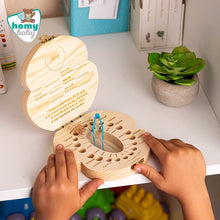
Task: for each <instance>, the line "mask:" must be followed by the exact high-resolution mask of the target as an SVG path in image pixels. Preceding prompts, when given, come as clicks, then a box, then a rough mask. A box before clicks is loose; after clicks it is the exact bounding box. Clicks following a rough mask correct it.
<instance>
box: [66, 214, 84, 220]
mask: <svg viewBox="0 0 220 220" xmlns="http://www.w3.org/2000/svg"><path fill="white" fill-rule="evenodd" d="M69 220H82V218H81V216H80V215H79V214H78V213H75V214H74V215H73V216H72V217H71V218H70V219H69Z"/></svg>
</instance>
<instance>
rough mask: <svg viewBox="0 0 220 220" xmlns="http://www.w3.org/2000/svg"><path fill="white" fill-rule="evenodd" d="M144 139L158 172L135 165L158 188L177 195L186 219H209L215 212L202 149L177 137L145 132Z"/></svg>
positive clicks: (144, 166) (147, 167)
mask: <svg viewBox="0 0 220 220" xmlns="http://www.w3.org/2000/svg"><path fill="white" fill-rule="evenodd" d="M144 140H145V142H146V143H147V144H148V146H149V147H150V148H151V149H152V151H153V152H154V154H155V155H156V156H157V157H158V158H159V160H160V162H161V164H162V170H161V172H157V171H156V170H155V169H154V168H152V167H150V166H149V165H146V164H139V165H136V166H135V167H134V170H136V172H139V173H142V174H143V175H145V176H146V177H147V178H148V179H150V180H151V181H152V182H153V183H154V185H155V186H156V187H157V188H159V189H160V190H162V191H164V192H166V193H168V194H170V195H173V196H174V197H176V198H177V199H178V200H179V201H180V203H181V205H182V208H183V214H184V217H185V219H187V220H189V219H190V220H191V219H193V220H194V219H199V220H203V219H205V220H207V219H209V220H212V219H214V215H213V212H212V207H211V203H210V199H209V195H208V192H207V188H206V184H205V175H206V165H205V161H204V159H203V156H202V154H201V152H200V151H199V150H198V149H196V148H195V147H194V146H192V145H190V144H186V143H184V142H182V141H181V140H178V139H172V140H170V141H165V140H162V139H156V138H155V137H153V136H152V135H151V134H149V133H146V134H145V135H144Z"/></svg>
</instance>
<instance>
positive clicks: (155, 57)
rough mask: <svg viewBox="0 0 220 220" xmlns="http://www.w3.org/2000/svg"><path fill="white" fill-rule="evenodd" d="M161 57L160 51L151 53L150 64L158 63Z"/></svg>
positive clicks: (149, 56)
mask: <svg viewBox="0 0 220 220" xmlns="http://www.w3.org/2000/svg"><path fill="white" fill-rule="evenodd" d="M159 58H160V54H159V53H150V54H149V55H148V62H149V64H158V61H159Z"/></svg>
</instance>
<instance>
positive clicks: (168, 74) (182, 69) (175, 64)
mask: <svg viewBox="0 0 220 220" xmlns="http://www.w3.org/2000/svg"><path fill="white" fill-rule="evenodd" d="M148 62H149V64H150V65H149V67H148V69H149V70H151V71H152V72H153V73H154V74H155V76H157V78H159V79H162V80H165V81H168V82H170V83H176V84H180V85H192V84H193V83H194V80H192V79H191V78H192V77H191V76H192V75H194V74H196V73H198V72H200V71H201V70H202V69H203V68H204V66H205V60H203V59H201V58H196V55H195V53H194V52H191V51H190V50H189V49H188V48H186V47H185V46H180V47H176V48H174V49H173V51H172V53H168V52H161V54H159V53H150V54H149V56H148Z"/></svg>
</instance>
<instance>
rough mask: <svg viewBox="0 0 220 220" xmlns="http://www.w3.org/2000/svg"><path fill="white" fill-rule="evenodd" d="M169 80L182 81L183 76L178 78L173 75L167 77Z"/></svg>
mask: <svg viewBox="0 0 220 220" xmlns="http://www.w3.org/2000/svg"><path fill="white" fill-rule="evenodd" d="M167 76H168V77H169V78H170V79H172V80H177V79H182V78H183V76H181V75H178V76H174V75H167Z"/></svg>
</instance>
